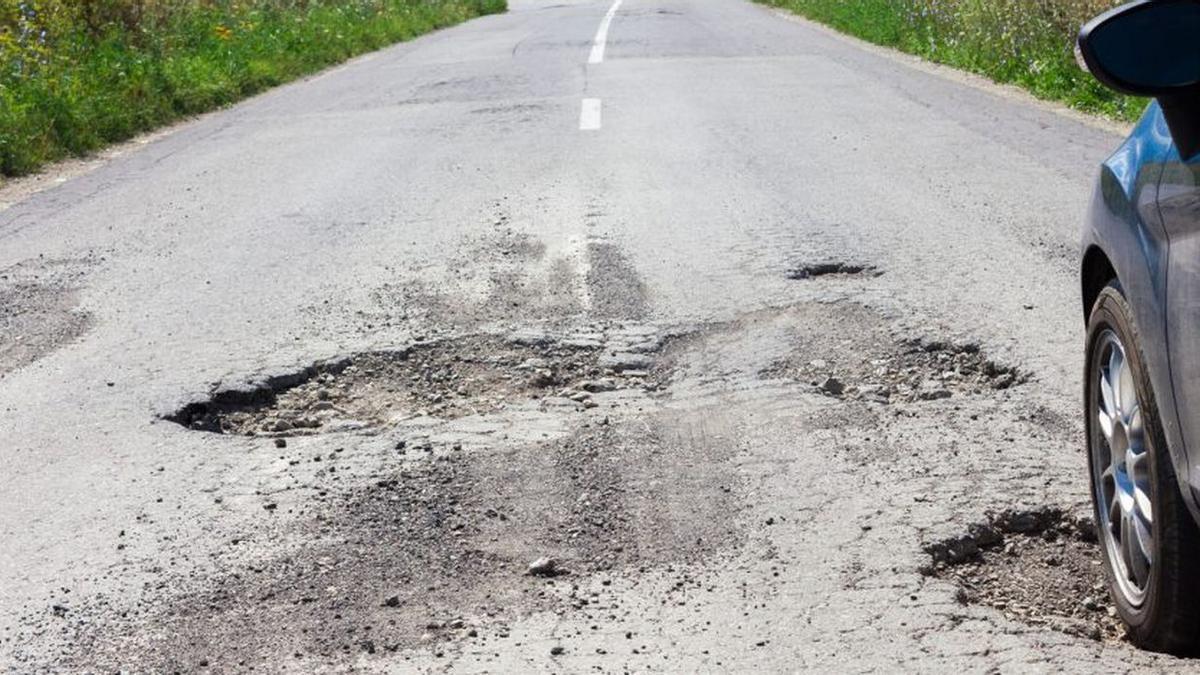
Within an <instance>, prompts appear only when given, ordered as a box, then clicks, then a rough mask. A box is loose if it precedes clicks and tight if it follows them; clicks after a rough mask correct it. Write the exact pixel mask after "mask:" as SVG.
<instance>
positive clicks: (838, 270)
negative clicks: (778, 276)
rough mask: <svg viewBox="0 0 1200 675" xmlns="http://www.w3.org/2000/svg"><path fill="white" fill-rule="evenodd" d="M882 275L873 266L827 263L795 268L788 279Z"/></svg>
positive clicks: (788, 272)
mask: <svg viewBox="0 0 1200 675" xmlns="http://www.w3.org/2000/svg"><path fill="white" fill-rule="evenodd" d="M882 274H883V272H880V271H879V270H877V269H876V268H875V267H874V266H873V265H867V264H864V263H854V262H838V261H826V262H816V263H809V264H807V265H800V266H799V267H793V268H792V269H790V270H788V271H787V278H789V279H797V280H800V279H812V278H814V277H826V276H860V275H861V276H870V277H877V276H880V275H882Z"/></svg>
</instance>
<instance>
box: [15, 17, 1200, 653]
mask: <svg viewBox="0 0 1200 675" xmlns="http://www.w3.org/2000/svg"><path fill="white" fill-rule="evenodd" d="M510 4H511V6H510V11H509V12H508V13H507V14H505V15H499V16H491V17H486V18H482V19H479V20H476V21H472V22H469V23H467V24H464V25H460V26H457V27H454V28H451V29H448V30H444V31H441V32H438V33H435V34H432V35H428V36H425V37H422V38H419V39H416V40H413V41H411V42H408V43H405V44H402V45H398V46H396V47H393V48H390V49H386V50H383V51H381V52H378V53H375V54H371V55H368V56H366V57H363V58H360V59H357V60H355V61H353V62H350V63H348V64H346V65H343V66H341V67H338V68H334V69H332V70H330V71H327V72H325V73H322V74H320V75H318V76H316V77H313V78H310V79H308V80H306V81H302V82H298V83H295V84H292V85H289V86H284V87H281V88H278V89H276V90H274V91H271V92H269V93H266V94H264V95H262V96H259V97H256V98H254V99H252V100H249V101H247V102H245V103H242V104H240V105H237V106H234V107H232V108H230V109H228V110H225V111H221V112H217V113H214V114H211V115H207V116H204V117H202V118H199V119H197V120H194V121H191V122H189V123H186V124H183V125H180V126H178V127H176V128H174V129H172V130H170V131H169V132H168V133H159V134H156V135H155V136H153V137H150V138H147V139H145V142H142V143H133V144H130V145H129V146H126V147H123V148H122V149H121V150H120V151H119V152H112V153H109V155H107V156H106V157H105V158H104V159H103V161H96V162H92V163H90V164H88V165H87V166H86V167H85V168H82V169H80V168H79V167H73V168H71V169H70V171H69V172H67V173H64V175H63V176H62V178H63V180H61V181H56V180H53V178H52V177H51V178H49V179H48V178H46V177H42V178H39V179H36V180H35V181H34V182H32V183H26V184H25V185H35V187H34V188H29V189H23V188H22V187H21V185H20V184H19V185H17V186H16V187H12V186H9V187H8V188H5V189H6V190H7V192H5V193H4V194H5V195H8V196H2V195H0V197H3V200H4V201H5V202H6V203H7V202H10V201H11V202H12V204H11V205H9V206H8V207H7V208H6V209H5V210H3V211H0V303H2V306H0V460H2V461H3V465H4V466H5V471H4V477H3V483H2V484H3V489H2V490H0V533H2V535H3V538H4V546H3V547H0V570H2V571H3V579H4V583H3V584H0V663H2V664H3V666H2V667H3V668H4V669H6V670H8V671H11V672H22V673H24V672H117V671H125V672H222V673H232V672H249V671H254V672H306V673H307V672H349V671H354V672H359V671H361V672H414V671H415V672H427V671H450V672H485V671H488V672H529V671H559V672H584V671H601V672H610V671H612V672H622V671H742V672H747V671H791V670H820V671H837V672H853V671H896V670H915V671H929V672H963V671H968V672H979V671H987V672H1030V671H1054V672H1059V671H1071V672H1088V673H1091V672H1097V671H1103V672H1108V671H1157V670H1172V671H1174V670H1179V669H1191V668H1192V667H1193V666H1192V665H1191V664H1190V663H1188V662H1185V661H1180V660H1177V659H1174V658H1172V657H1165V656H1160V655H1154V654H1148V653H1143V652H1139V651H1137V650H1135V649H1133V648H1132V647H1130V646H1129V645H1128V644H1127V643H1126V642H1124V641H1123V639H1122V638H1121V636H1120V632H1119V630H1117V629H1116V628H1115V626H1114V624H1113V622H1112V619H1111V615H1110V613H1109V612H1108V608H1107V599H1106V598H1105V597H1104V595H1103V593H1102V592H1100V591H1099V590H1098V589H1097V588H1096V587H1095V584H1096V583H1098V581H1099V578H1100V577H1099V567H1098V565H1099V558H1098V555H1097V554H1096V551H1095V550H1094V546H1093V545H1092V544H1091V543H1090V542H1089V541H1088V537H1087V529H1088V521H1087V517H1088V515H1089V511H1090V507H1089V504H1088V500H1087V485H1086V462H1085V458H1084V455H1083V453H1082V449H1081V447H1082V429H1081V424H1080V423H1079V419H1078V408H1079V402H1080V395H1081V394H1080V387H1079V373H1080V371H1081V367H1082V358H1081V357H1082V348H1081V345H1082V338H1083V323H1082V316H1081V310H1080V307H1079V300H1078V291H1077V279H1076V269H1075V255H1076V241H1077V238H1078V230H1079V227H1080V223H1081V221H1082V218H1083V210H1084V207H1085V204H1086V202H1087V198H1088V195H1089V191H1090V189H1091V183H1092V180H1093V177H1094V174H1095V172H1096V170H1097V165H1098V163H1099V162H1100V161H1101V160H1102V159H1103V157H1104V156H1105V155H1106V154H1107V153H1108V152H1109V151H1110V150H1111V148H1113V147H1115V145H1116V143H1117V142H1118V139H1119V134H1118V133H1117V130H1114V129H1112V128H1109V127H1107V126H1106V125H1104V124H1100V123H1096V122H1090V121H1088V120H1085V119H1083V118H1080V117H1079V116H1078V115H1073V114H1067V113H1064V112H1062V111H1059V110H1056V109H1054V108H1053V107H1051V106H1048V105H1045V104H1041V103H1037V102H1034V101H1031V100H1029V99H1027V98H1026V97H1024V96H1022V95H1019V94H1014V93H1013V92H1011V91H1009V90H1006V89H1002V88H998V87H993V86H991V85H987V84H981V83H979V82H976V81H974V80H973V79H972V78H968V77H965V76H961V75H955V74H952V73H949V72H947V71H944V70H942V69H938V68H933V67H929V66H924V65H920V64H917V63H915V62H914V61H912V60H911V59H908V58H906V57H898V56H895V55H892V54H889V53H886V52H883V51H881V50H878V49H874V48H867V47H864V46H862V45H860V44H858V43H856V42H853V41H850V40H847V39H845V38H841V37H838V36H835V35H833V34H831V33H830V32H828V31H827V30H825V29H823V28H819V27H815V26H813V25H810V24H808V23H805V22H802V21H799V20H796V19H794V18H791V17H787V16H784V15H782V14H779V13H776V12H773V11H770V10H768V9H765V8H763V7H760V6H757V5H753V4H749V3H746V2H741V1H740V0H739V1H729V2H684V1H683V0H627V1H626V2H624V3H622V4H621V5H620V7H618V8H617V10H616V11H615V13H613V14H612V19H611V25H609V27H608V33H607V41H606V49H605V50H604V51H603V54H602V58H601V59H600V60H599V61H598V62H597V59H595V58H594V52H595V49H594V40H595V36H596V33H597V31H598V29H599V27H600V25H601V22H602V21H603V20H604V17H605V15H606V12H609V10H610V7H611V5H609V4H608V3H597V2H556V3H551V2H548V1H544V0H513V1H512V2H511V3H510ZM584 101H593V102H592V103H585V102H584ZM13 194H17V195H19V196H18V197H12V198H10V197H11V195H13ZM998 514H999V515H998ZM547 557H548V558H552V559H553V561H554V564H553V565H551V566H547V565H546V564H545V563H544V562H543V564H541V565H538V566H534V567H533V568H532V570H531V568H530V567H529V566H530V564H531V563H532V562H534V561H535V560H538V559H539V558H547ZM531 572H532V573H531Z"/></svg>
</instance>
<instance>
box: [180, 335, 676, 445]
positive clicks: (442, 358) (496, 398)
mask: <svg viewBox="0 0 1200 675" xmlns="http://www.w3.org/2000/svg"><path fill="white" fill-rule="evenodd" d="M660 375H661V373H660V372H659V371H657V370H656V369H655V361H654V359H653V358H652V356H651V355H649V354H643V353H617V354H613V353H606V352H604V350H602V349H600V348H599V347H582V346H572V345H568V344H561V343H556V342H553V341H551V340H549V339H548V338H538V339H526V338H514V339H510V340H506V339H503V338H500V337H495V336H471V337H464V338H458V339H454V340H445V341H439V342H432V343H422V344H417V345H414V346H412V347H408V348H405V349H399V350H395V351H376V352H364V353H360V354H355V355H352V356H348V357H345V358H340V359H334V360H329V361H322V362H319V363H315V364H313V365H311V366H308V367H306V368H302V369H300V370H298V371H295V372H291V373H286V374H283V375H277V376H271V377H267V378H264V379H262V380H260V381H259V382H257V383H255V384H252V385H249V386H247V387H243V388H231V389H224V390H219V391H216V392H214V393H213V394H212V395H211V396H210V397H209V398H207V399H206V400H203V401H198V402H194V403H190V404H188V405H186V406H184V407H183V408H181V409H180V410H178V411H177V412H175V413H173V414H171V415H168V416H167V419H168V420H170V421H172V422H176V423H178V424H181V425H183V426H185V427H187V428H189V429H193V430H197V431H209V432H215V433H222V434H243V435H249V436H254V435H274V436H291V435H304V434H314V433H320V432H333V431H354V430H360V429H367V428H375V427H380V426H385V425H387V424H389V423H391V422H394V421H400V420H403V419H407V418H409V417H412V416H417V415H429V416H434V417H440V418H445V419H449V418H455V417H462V416H465V415H472V414H482V413H489V412H495V411H497V410H499V409H501V408H503V407H505V406H506V405H509V404H511V403H514V402H520V401H528V400H536V399H544V398H548V397H558V398H561V399H563V401H562V402H563V403H565V404H572V403H573V404H574V405H576V406H578V407H581V408H586V407H593V406H595V405H596V404H595V402H594V401H592V396H593V394H597V393H602V392H607V391H614V390H618V389H628V388H633V387H641V388H645V389H650V390H652V389H656V388H657V387H658V386H659V384H660V379H659V378H660Z"/></svg>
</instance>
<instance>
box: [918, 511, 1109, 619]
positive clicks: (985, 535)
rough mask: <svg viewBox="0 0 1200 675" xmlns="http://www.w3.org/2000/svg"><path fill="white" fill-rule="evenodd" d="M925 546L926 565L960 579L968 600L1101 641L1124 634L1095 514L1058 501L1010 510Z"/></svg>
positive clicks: (935, 573) (943, 576) (930, 570)
mask: <svg viewBox="0 0 1200 675" xmlns="http://www.w3.org/2000/svg"><path fill="white" fill-rule="evenodd" d="M925 551H926V553H928V554H929V556H930V563H929V565H928V566H927V567H925V568H924V569H923V570H922V571H923V572H924V573H925V574H926V575H928V576H933V577H937V578H941V579H948V580H951V581H954V582H955V583H956V584H957V585H958V587H959V593H958V599H959V601H960V602H962V603H964V604H967V603H971V604H979V605H986V606H988V607H992V608H994V609H997V610H999V611H1001V612H1003V613H1004V615H1005V616H1006V617H1008V618H1010V619H1013V620H1018V621H1022V622H1024V623H1028V624H1031V625H1039V626H1046V627H1049V628H1052V629H1054V630H1058V631H1061V632H1064V633H1069V634H1072V635H1078V636H1082V637H1087V638H1091V639H1093V640H1117V639H1119V638H1120V637H1121V636H1122V635H1123V634H1124V630H1123V628H1122V627H1121V624H1120V621H1119V619H1117V618H1116V608H1115V607H1113V606H1112V605H1111V603H1110V600H1109V596H1108V593H1107V590H1106V589H1107V586H1106V584H1105V580H1104V570H1103V566H1102V565H1103V563H1102V561H1101V559H1100V556H1101V553H1100V550H1099V548H1098V547H1097V545H1096V532H1095V525H1094V524H1093V522H1092V520H1091V519H1090V518H1078V517H1074V516H1071V515H1069V514H1067V513H1064V512H1063V511H1062V510H1061V509H1057V508H1052V507H1044V508H1039V509H1034V510H1029V511H1004V512H1002V513H999V514H995V515H993V516H991V517H989V518H988V519H987V520H986V521H984V522H981V523H976V524H973V525H971V526H970V527H969V528H968V530H967V533H966V534H964V535H961V536H958V537H952V538H950V539H945V540H942V541H938V542H935V543H932V544H929V545H928V546H926V547H925Z"/></svg>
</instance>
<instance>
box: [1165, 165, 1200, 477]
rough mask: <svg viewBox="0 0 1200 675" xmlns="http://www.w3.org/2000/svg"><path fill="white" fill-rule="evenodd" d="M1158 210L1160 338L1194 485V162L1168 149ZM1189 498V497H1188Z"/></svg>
mask: <svg viewBox="0 0 1200 675" xmlns="http://www.w3.org/2000/svg"><path fill="white" fill-rule="evenodd" d="M1158 208H1159V213H1160V216H1161V218H1162V224H1163V228H1164V229H1165V231H1166V235H1167V239H1168V241H1170V247H1171V248H1170V260H1169V264H1168V268H1167V297H1166V307H1167V308H1168V310H1167V312H1166V316H1165V319H1166V337H1167V347H1168V352H1169V355H1170V360H1171V379H1172V383H1173V390H1174V393H1175V402H1176V409H1175V412H1176V416H1177V422H1178V424H1179V427H1180V429H1181V432H1182V438H1183V440H1184V442H1185V444H1186V447H1187V449H1188V456H1189V457H1190V458H1191V461H1190V462H1189V464H1190V472H1191V473H1190V474H1189V477H1188V482H1189V483H1190V484H1191V485H1192V486H1193V491H1195V490H1196V489H1197V487H1200V461H1198V460H1200V457H1195V456H1194V455H1195V454H1196V453H1198V452H1200V417H1197V416H1196V415H1195V414H1192V412H1191V411H1196V410H1200V159H1195V158H1193V159H1192V160H1190V161H1184V160H1183V159H1181V158H1180V156H1179V153H1178V151H1177V150H1176V149H1175V148H1174V147H1172V148H1171V149H1170V151H1169V152H1168V154H1167V155H1166V157H1165V158H1164V161H1163V171H1162V175H1161V177H1160V179H1159V188H1158ZM1193 496H1195V495H1193Z"/></svg>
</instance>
